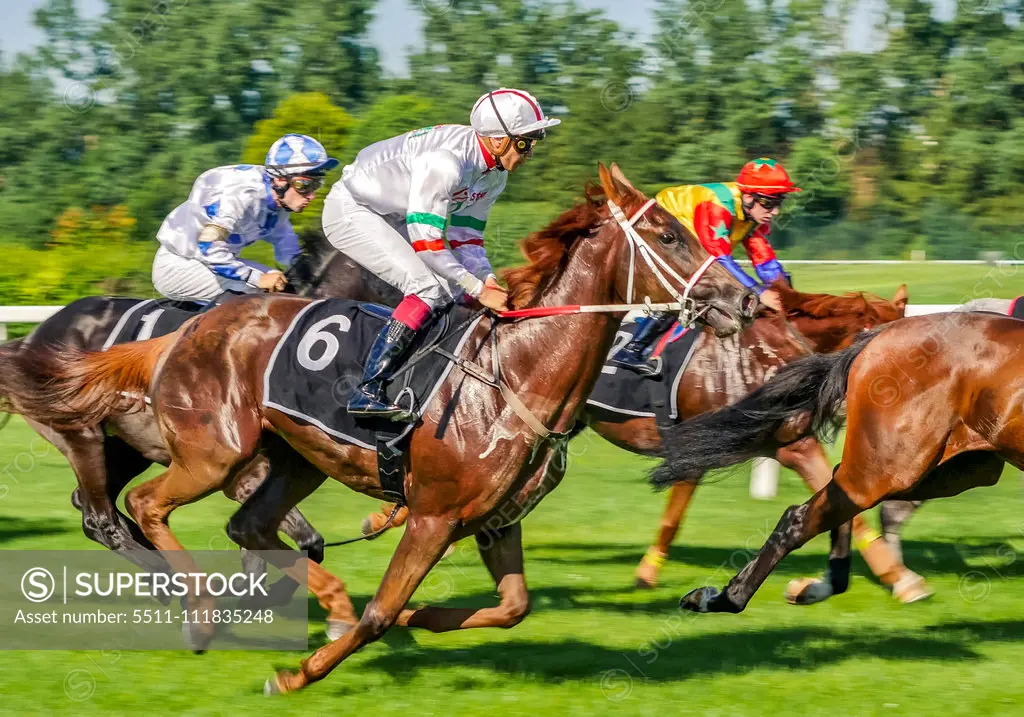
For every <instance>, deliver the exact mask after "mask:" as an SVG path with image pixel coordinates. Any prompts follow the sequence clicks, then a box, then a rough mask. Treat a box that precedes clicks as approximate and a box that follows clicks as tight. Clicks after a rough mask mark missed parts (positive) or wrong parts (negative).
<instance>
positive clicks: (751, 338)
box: [677, 317, 809, 413]
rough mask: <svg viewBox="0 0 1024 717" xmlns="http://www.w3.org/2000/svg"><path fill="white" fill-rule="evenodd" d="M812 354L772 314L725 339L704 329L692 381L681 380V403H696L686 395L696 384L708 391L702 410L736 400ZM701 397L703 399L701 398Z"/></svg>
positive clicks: (689, 368)
mask: <svg viewBox="0 0 1024 717" xmlns="http://www.w3.org/2000/svg"><path fill="white" fill-rule="evenodd" d="M808 353H809V352H808V350H807V349H806V348H804V347H803V346H802V345H801V344H800V343H799V342H798V340H797V339H796V337H795V336H793V335H791V334H790V332H789V331H787V330H786V328H785V326H784V325H783V324H782V323H781V322H780V321H779V320H777V319H775V318H772V317H762V318H759V319H756V320H755V321H754V323H753V324H751V325H750V326H748V327H747V328H745V329H743V331H741V332H740V333H738V334H734V335H733V336H730V337H727V338H724V339H720V338H718V337H717V336H715V335H714V333H713V332H711V331H704V332H703V333H702V334H701V336H700V337H699V338H698V339H697V345H696V346H695V347H694V350H693V356H692V357H691V359H690V363H689V365H688V366H687V369H686V372H687V374H689V378H692V380H690V381H687V380H684V381H680V383H679V389H678V393H679V395H678V397H677V401H678V405H680V406H684V405H687V406H693V405H694V400H693V397H688V396H687V395H686V394H687V392H690V393H693V392H694V386H697V389H698V392H700V393H704V394H707V396H705V397H704V401H703V405H702V407H701V410H711V409H713V408H721V407H722V406H725V405H727V404H729V403H734V402H736V401H738V400H739V399H741V398H743V397H744V396H746V395H747V394H748V393H750V392H751V391H753V390H754V389H756V388H759V387H760V386H761V385H762V384H763V383H764V382H765V381H766V380H767V379H768V378H770V377H771V376H773V375H774V374H775V372H776V371H777V370H778V369H779V367H780V366H782V365H783V364H787V363H789V362H790V361H794V360H796V359H798V358H800V357H802V356H806V355H807V354H808ZM716 394H717V396H716ZM697 400H698V401H700V397H697ZM696 412H697V411H693V413H696Z"/></svg>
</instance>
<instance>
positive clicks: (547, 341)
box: [499, 236, 621, 431]
mask: <svg viewBox="0 0 1024 717" xmlns="http://www.w3.org/2000/svg"><path fill="white" fill-rule="evenodd" d="M610 244H611V243H610V242H608V241H607V240H605V241H604V242H601V241H600V240H599V239H598V238H597V237H596V236H592V237H588V238H586V239H583V240H581V241H580V243H579V244H578V245H576V246H574V247H573V248H572V249H571V250H570V255H569V258H568V261H567V263H566V267H565V269H564V270H563V271H562V272H561V274H560V275H559V276H558V277H557V279H555V280H554V281H553V282H552V284H551V285H549V286H548V287H546V288H545V289H544V292H543V294H542V296H541V298H540V300H539V301H538V302H537V305H538V306H564V305H567V304H568V305H575V304H580V305H588V304H590V305H593V304H608V303H613V301H614V293H613V284H614V279H615V274H616V271H617V268H618V261H617V256H615V255H616V254H617V253H618V249H617V248H612V247H610V246H609V245H610ZM620 318H621V317H617V316H614V315H612V314H607V313H595V314H576V315H571V316H552V317H547V318H542V319H528V320H526V321H522V322H520V323H518V324H514V325H511V326H506V327H504V329H503V330H502V331H501V332H500V334H499V338H500V342H501V362H502V373H503V375H505V376H508V377H509V384H510V385H511V386H512V389H513V390H514V391H515V392H516V393H517V394H519V395H520V397H522V398H523V399H524V400H525V402H526V403H527V405H528V406H529V407H530V409H531V410H532V411H533V412H534V413H535V415H536V416H537V417H538V418H539V419H540V420H541V421H542V422H543V423H544V424H545V425H546V426H547V427H548V428H550V429H552V430H557V431H563V430H568V429H569V428H570V427H571V426H572V423H573V422H574V421H575V418H576V413H577V409H578V408H579V407H580V406H581V405H582V404H583V401H585V400H586V398H587V396H589V395H590V392H591V391H592V390H593V387H594V384H595V383H596V382H597V379H598V377H599V376H600V373H601V367H602V366H603V365H604V362H605V358H606V357H607V354H608V351H609V350H610V349H611V346H612V343H613V341H614V339H615V331H616V329H617V328H618V326H619V321H620Z"/></svg>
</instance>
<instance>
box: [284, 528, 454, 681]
mask: <svg viewBox="0 0 1024 717" xmlns="http://www.w3.org/2000/svg"><path fill="white" fill-rule="evenodd" d="M454 525H455V521H454V520H453V519H452V518H451V517H450V516H446V515H433V516H419V515H415V514H413V515H410V517H409V522H408V525H407V526H406V529H405V533H404V534H403V535H402V539H401V541H399V543H398V548H397V549H396V550H395V554H394V555H393V556H392V558H391V563H390V564H389V565H388V569H387V572H386V573H384V579H383V580H382V581H381V584H380V587H379V588H377V594H376V595H374V596H373V599H372V600H371V601H370V603H369V604H368V605H367V606H366V610H364V611H363V616H362V618H360V620H359V624H358V625H356V626H355V627H354V628H353V629H352V630H349V631H348V632H347V633H345V634H344V635H342V636H341V638H340V639H338V640H335V641H334V642H331V643H328V644H327V645H324V646H323V647H321V648H320V649H319V650H317V651H316V652H314V653H313V654H312V655H310V657H309V658H307V659H306V660H305V661H303V663H302V668H301V670H300V671H299V672H295V673H293V672H287V671H282V672H279V673H278V674H277V676H276V677H275V678H273V679H272V680H268V681H267V685H266V691H267V692H268V693H272V692H293V691H295V690H298V689H301V688H303V687H305V686H306V685H308V684H309V683H311V682H316V681H317V680H321V679H323V678H324V677H326V676H327V674H328V673H329V672H330V671H331V670H333V669H334V668H335V667H337V666H338V664H339V663H340V662H341V661H342V660H344V659H345V658H346V657H348V656H349V655H351V654H352V653H353V652H355V651H356V650H358V649H359V648H361V647H363V646H364V645H366V644H368V643H371V642H373V641H375V640H377V639H379V638H380V637H381V635H383V634H384V633H385V632H387V630H388V628H390V627H391V626H392V625H393V624H394V622H395V620H396V619H397V618H398V615H399V613H401V611H402V608H404V607H405V605H406V603H408V602H409V599H410V598H412V595H413V593H414V592H416V588H417V587H419V585H420V583H421V582H422V581H423V578H424V577H425V576H426V574H427V573H428V572H429V571H430V569H431V568H432V567H433V566H434V564H435V563H437V561H438V560H440V559H441V554H442V553H443V552H444V549H445V548H446V547H447V546H448V542H449V541H450V539H451V535H452V530H453V526H454Z"/></svg>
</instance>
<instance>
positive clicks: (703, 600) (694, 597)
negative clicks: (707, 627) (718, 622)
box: [679, 587, 719, 612]
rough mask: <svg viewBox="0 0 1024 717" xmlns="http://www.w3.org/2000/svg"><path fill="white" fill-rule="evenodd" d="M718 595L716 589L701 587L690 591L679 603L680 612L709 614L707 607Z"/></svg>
mask: <svg viewBox="0 0 1024 717" xmlns="http://www.w3.org/2000/svg"><path fill="white" fill-rule="evenodd" d="M718 595H719V591H718V588H711V587H703V588H697V589H696V590H691V591H690V592H688V593H686V595H684V596H683V599H682V600H680V601H679V607H680V609H682V610H689V611H690V612H710V610H708V605H709V604H710V603H711V601H712V600H714V599H715V598H717V597H718Z"/></svg>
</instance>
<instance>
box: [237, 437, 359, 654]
mask: <svg viewBox="0 0 1024 717" xmlns="http://www.w3.org/2000/svg"><path fill="white" fill-rule="evenodd" d="M280 446H281V447H282V448H283V450H278V451H272V452H270V453H269V456H270V461H271V463H272V465H273V466H274V468H273V470H272V472H271V473H270V475H268V476H267V478H266V480H264V481H263V482H262V483H261V484H260V485H259V486H258V487H257V488H256V490H255V491H254V492H253V494H252V495H251V496H249V498H248V499H247V500H246V501H245V503H243V504H242V507H241V508H239V509H238V511H237V512H236V513H235V514H234V515H233V516H232V517H231V520H230V521H229V522H228V526H227V531H228V535H229V536H230V537H231V539H232V540H234V541H235V542H236V543H238V544H239V545H241V546H242V547H243V548H246V549H248V550H275V551H281V550H283V551H289V552H292V549H291V548H290V547H289V546H288V545H287V544H286V543H285V542H284V541H282V540H281V538H280V537H279V536H278V534H277V530H278V526H279V525H280V524H281V521H282V516H285V515H287V514H288V513H289V512H291V511H292V510H294V506H295V505H296V504H297V503H299V502H300V501H301V500H302V499H304V498H305V497H306V496H308V495H309V494H310V493H312V492H313V491H315V490H316V489H317V488H318V487H320V485H321V484H322V483H323V482H324V480H326V477H325V476H324V475H323V474H322V473H321V472H320V471H319V470H317V469H316V468H315V467H313V466H312V465H310V464H309V463H308V462H306V461H305V460H304V459H302V458H301V457H299V456H298V455H297V454H296V453H295V452H294V451H292V449H291V448H290V447H289V446H288V445H287V444H285V443H284V442H283V441H281V442H280ZM295 555H296V556H298V553H296V554H295ZM306 562H307V564H306V565H305V566H304V569H302V571H301V575H295V579H294V580H293V579H292V578H283V579H282V580H280V581H279V582H277V583H275V585H274V595H273V596H272V597H273V599H274V601H275V602H276V601H280V600H287V599H290V597H291V595H292V594H293V593H294V592H295V590H296V589H297V588H298V586H299V582H298V580H303V581H304V582H305V581H308V584H309V589H310V591H311V592H312V593H313V594H314V595H316V596H317V599H318V601H319V602H320V605H321V606H322V607H323V608H324V609H325V610H327V635H328V637H330V638H331V639H332V640H333V639H337V638H338V637H340V636H341V635H343V634H344V633H345V632H347V631H348V630H349V629H350V628H351V627H352V626H353V625H355V624H356V623H357V622H358V621H359V619H358V617H357V616H356V613H355V608H354V607H353V606H352V601H351V600H350V599H349V597H348V593H347V592H346V591H345V584H344V583H343V582H342V581H341V580H340V579H339V578H337V577H336V576H334V575H332V574H331V573H329V572H328V571H327V570H325V569H324V568H322V567H320V565H319V564H318V563H316V562H313V561H312V560H307V561H306ZM294 565H295V562H294V561H289V563H288V564H287V565H284V564H282V565H279V567H281V568H282V570H284V572H285V573H286V574H288V573H290V572H291V570H290V568H291V567H292V566H294Z"/></svg>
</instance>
